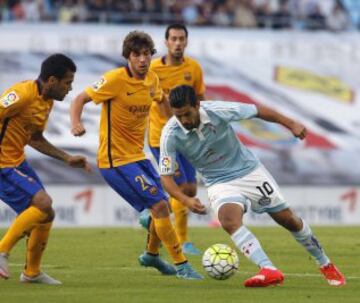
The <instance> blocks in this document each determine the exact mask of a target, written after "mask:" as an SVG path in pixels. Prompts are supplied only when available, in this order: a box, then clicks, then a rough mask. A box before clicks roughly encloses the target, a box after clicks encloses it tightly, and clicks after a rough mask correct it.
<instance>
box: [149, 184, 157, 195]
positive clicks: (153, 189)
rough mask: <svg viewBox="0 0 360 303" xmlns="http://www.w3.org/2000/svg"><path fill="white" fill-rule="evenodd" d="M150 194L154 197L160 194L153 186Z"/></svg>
mask: <svg viewBox="0 0 360 303" xmlns="http://www.w3.org/2000/svg"><path fill="white" fill-rule="evenodd" d="M149 192H150V194H152V195H153V196H156V195H157V193H158V189H157V187H156V186H151V187H150V189H149Z"/></svg>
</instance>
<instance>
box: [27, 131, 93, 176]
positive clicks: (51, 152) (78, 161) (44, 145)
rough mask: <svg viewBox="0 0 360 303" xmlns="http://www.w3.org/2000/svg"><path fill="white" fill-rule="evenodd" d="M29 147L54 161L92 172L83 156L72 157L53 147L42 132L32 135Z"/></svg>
mask: <svg viewBox="0 0 360 303" xmlns="http://www.w3.org/2000/svg"><path fill="white" fill-rule="evenodd" d="M29 145H30V146H31V147H32V148H34V149H36V150H37V151H38V152H40V153H42V154H44V155H47V156H49V157H52V158H54V159H57V160H60V161H63V162H65V163H66V164H68V165H69V166H71V167H77V168H83V169H85V170H86V171H87V172H91V171H92V168H91V166H90V165H89V163H88V162H87V159H86V158H85V157H83V156H72V155H69V154H68V153H66V152H65V151H63V150H62V149H60V148H57V147H56V146H54V145H52V144H51V143H50V142H49V141H48V140H47V139H46V138H45V137H44V136H43V133H42V132H41V131H39V132H35V133H33V134H32V136H31V139H30V142H29Z"/></svg>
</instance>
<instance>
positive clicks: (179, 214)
mask: <svg viewBox="0 0 360 303" xmlns="http://www.w3.org/2000/svg"><path fill="white" fill-rule="evenodd" d="M170 204H171V208H172V211H173V213H174V217H175V231H176V234H177V236H178V238H179V241H180V243H181V244H183V243H184V242H187V241H188V227H187V225H188V212H189V210H188V208H187V207H186V206H185V205H184V204H182V203H181V202H179V201H178V200H176V199H174V198H171V199H170Z"/></svg>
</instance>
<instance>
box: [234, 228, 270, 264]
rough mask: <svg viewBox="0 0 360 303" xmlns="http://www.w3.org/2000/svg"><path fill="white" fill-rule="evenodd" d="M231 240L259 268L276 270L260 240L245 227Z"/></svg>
mask: <svg viewBox="0 0 360 303" xmlns="http://www.w3.org/2000/svg"><path fill="white" fill-rule="evenodd" d="M231 239H232V240H233V241H234V243H235V245H236V246H237V247H238V248H239V249H240V251H241V252H242V253H243V254H244V255H245V257H247V258H248V259H249V260H251V261H252V262H254V263H255V264H256V265H257V266H259V267H261V268H262V267H267V268H272V269H275V267H274V265H273V264H272V263H271V261H270V260H269V258H268V256H267V255H266V253H265V252H264V251H263V249H262V248H261V245H260V243H259V241H258V239H256V237H255V236H254V234H253V233H252V232H251V231H250V230H248V229H247V228H246V227H245V226H241V227H240V228H239V229H238V230H237V231H236V232H235V233H233V234H232V235H231Z"/></svg>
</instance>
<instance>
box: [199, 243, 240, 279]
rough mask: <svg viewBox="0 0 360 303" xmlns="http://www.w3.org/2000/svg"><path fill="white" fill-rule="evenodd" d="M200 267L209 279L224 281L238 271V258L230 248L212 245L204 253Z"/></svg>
mask: <svg viewBox="0 0 360 303" xmlns="http://www.w3.org/2000/svg"><path fill="white" fill-rule="evenodd" d="M202 265H203V267H204V269H205V271H206V272H207V274H208V275H209V276H210V277H211V278H214V279H217V280H225V279H228V278H230V277H231V276H232V275H233V274H234V273H235V272H236V270H237V269H238V267H239V258H238V256H237V254H236V251H235V250H233V249H232V248H231V247H230V246H228V245H226V244H214V245H212V246H210V247H209V248H208V249H207V250H206V251H205V252H204V255H203V257H202Z"/></svg>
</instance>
